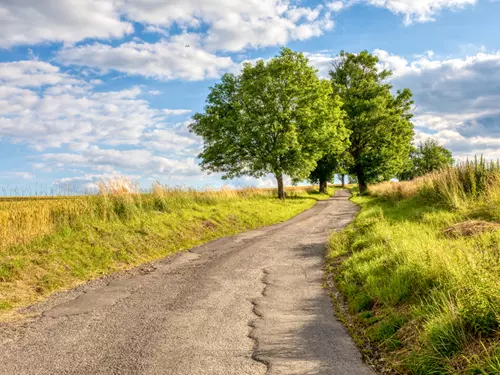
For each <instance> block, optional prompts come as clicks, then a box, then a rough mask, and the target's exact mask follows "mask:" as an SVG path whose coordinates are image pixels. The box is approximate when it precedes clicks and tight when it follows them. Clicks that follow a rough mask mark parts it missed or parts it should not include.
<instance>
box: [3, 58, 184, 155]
mask: <svg viewBox="0 0 500 375" xmlns="http://www.w3.org/2000/svg"><path fill="white" fill-rule="evenodd" d="M91 82H94V81H90V82H87V81H84V80H82V79H77V78H74V77H72V76H70V75H69V74H67V73H64V72H61V71H60V69H59V68H57V67H56V66H53V65H51V64H49V63H45V62H40V61H18V62H10V63H0V137H3V138H6V139H8V140H10V141H13V142H26V143H29V144H31V145H32V146H33V147H35V148H38V149H42V148H48V147H61V146H63V145H67V146H68V147H70V148H72V149H73V150H79V149H85V148H88V146H89V144H94V143H104V144H108V145H137V144H140V143H141V142H142V139H143V135H144V134H145V132H146V131H147V130H148V129H153V128H156V127H162V126H164V121H165V119H166V118H167V117H168V116H183V115H186V114H189V113H190V112H191V111H190V110H186V109H155V108H152V107H151V106H150V104H149V102H148V101H146V100H145V99H143V98H142V95H143V94H144V93H143V89H142V88H140V87H132V88H129V89H123V90H120V91H99V92H97V91H93V90H92V88H93V85H92V83H91Z"/></svg>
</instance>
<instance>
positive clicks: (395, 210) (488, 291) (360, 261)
mask: <svg viewBox="0 0 500 375" xmlns="http://www.w3.org/2000/svg"><path fill="white" fill-rule="evenodd" d="M477 164H478V166H477V169H478V170H479V171H484V168H486V166H484V167H480V165H481V164H482V163H480V162H478V163H477ZM467 168H469V170H470V171H469V172H468V173H465V172H464V171H460V172H457V173H459V174H460V175H464V176H465V175H468V174H470V176H471V177H469V178H468V179H467V180H471V179H472V180H476V179H477V178H476V177H472V176H473V175H474V176H475V175H476V172H474V173H471V171H473V170H475V169H474V168H473V167H472V163H469V166H468V167H467ZM440 173H441V172H440ZM491 173H493V172H491ZM495 173H496V172H495ZM477 175H482V172H477ZM487 175H488V174H487ZM457 176H458V175H457ZM457 178H458V177H457ZM486 180H488V181H490V182H489V184H491V183H492V182H491V181H494V180H492V178H491V176H490V177H488V178H486ZM443 184H444V182H443ZM495 184H497V185H498V182H497V183H495ZM495 184H494V185H490V187H489V188H488V189H487V190H488V191H489V193H488V198H483V199H484V205H485V206H484V207H483V209H482V211H481V212H482V213H485V212H487V211H488V210H495V207H496V206H498V204H499V202H500V198H499V196H496V195H493V196H492V195H491V191H495V188H494V186H497V185H495ZM382 186H387V187H388V188H391V185H390V184H387V185H382ZM468 191H471V189H468ZM483 197H484V196H483ZM465 199H468V200H470V201H475V200H474V199H475V198H474V195H473V194H469V195H467V196H466V197H465ZM491 199H494V200H491ZM353 200H354V201H355V202H356V203H358V204H360V205H361V207H362V210H361V213H360V214H359V215H358V216H357V218H356V220H355V223H354V224H353V225H351V226H350V227H349V228H348V229H347V230H345V231H344V232H341V233H336V234H334V235H333V236H332V237H331V239H330V244H329V247H330V250H329V259H330V262H332V264H333V262H338V259H339V258H338V257H343V259H344V258H345V257H346V255H349V257H348V258H347V259H346V260H344V261H343V262H342V263H341V265H340V266H338V267H336V268H334V269H336V275H335V278H336V282H337V286H338V288H339V290H340V291H341V292H342V294H343V295H344V296H345V298H346V299H347V302H348V304H349V307H350V309H349V310H350V312H351V314H352V315H353V320H354V322H357V324H358V325H359V329H360V330H362V331H364V332H365V335H366V336H367V337H368V338H369V340H370V342H372V343H374V344H376V346H377V349H378V350H380V351H382V352H383V357H384V358H387V359H388V363H389V364H390V365H391V366H393V367H394V368H395V369H396V370H397V371H399V373H404V374H422V375H424V374H425V375H427V374H449V375H451V374H494V373H496V372H495V371H496V370H497V369H498V368H499V366H498V364H499V363H500V351H498V350H497V349H495V348H498V347H500V338H499V336H498V330H499V323H500V277H499V272H500V258H499V256H498V244H499V243H500V231H497V232H489V233H478V234H476V235H473V236H470V237H447V236H444V235H443V230H444V229H445V228H448V227H449V226H450V225H453V224H455V223H460V222H463V221H465V220H466V219H467V218H468V217H469V216H470V215H471V214H472V213H475V214H477V212H476V207H475V206H476V205H477V203H476V204H471V205H462V206H461V207H462V208H461V209H460V210H453V211H450V210H449V209H448V208H446V207H447V206H445V205H442V204H436V203H437V202H436V201H434V200H429V199H428V198H427V197H426V196H422V195H419V194H417V195H414V196H412V197H410V198H407V199H402V200H399V201H396V202H393V201H390V200H382V199H379V198H374V197H369V196H368V197H367V196H357V197H355V198H353ZM482 346H484V348H485V349H484V350H482V349H481V350H480V351H478V349H477V348H478V347H479V348H481V347H482Z"/></svg>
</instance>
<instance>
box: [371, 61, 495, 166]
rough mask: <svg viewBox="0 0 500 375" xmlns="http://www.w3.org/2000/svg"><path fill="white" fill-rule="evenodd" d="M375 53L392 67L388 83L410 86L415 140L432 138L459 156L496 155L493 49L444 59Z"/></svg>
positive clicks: (385, 63)
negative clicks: (413, 108) (410, 57)
mask: <svg viewBox="0 0 500 375" xmlns="http://www.w3.org/2000/svg"><path fill="white" fill-rule="evenodd" d="M376 52H377V54H378V56H379V58H380V59H381V65H382V66H385V67H392V68H394V69H395V70H396V74H395V76H394V78H393V79H392V83H393V85H394V86H395V87H396V88H402V87H409V88H410V89H411V90H412V91H413V94H414V100H415V104H416V110H415V118H414V123H415V125H416V127H417V131H418V134H417V135H418V137H417V139H418V140H421V139H425V138H426V137H432V138H435V139H437V140H438V141H439V142H440V143H442V144H443V145H445V146H446V147H449V148H450V149H451V150H452V151H453V152H454V153H455V154H456V155H457V156H459V157H466V156H472V155H474V154H484V155H485V156H487V157H489V158H497V157H498V156H500V152H499V151H498V146H500V108H499V107H498V103H499V102H500V53H499V52H493V53H484V52H479V53H476V54H475V55H472V56H467V57H463V58H454V59H444V60H439V59H433V56H434V55H433V54H432V53H427V54H426V57H424V56H421V57H420V58H418V59H417V60H414V61H407V60H406V59H403V58H401V57H399V56H394V55H390V54H389V53H387V52H385V51H376Z"/></svg>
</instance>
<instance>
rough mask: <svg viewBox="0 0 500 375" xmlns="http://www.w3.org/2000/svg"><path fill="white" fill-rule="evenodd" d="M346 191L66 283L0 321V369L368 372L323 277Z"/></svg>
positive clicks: (345, 215)
mask: <svg viewBox="0 0 500 375" xmlns="http://www.w3.org/2000/svg"><path fill="white" fill-rule="evenodd" d="M356 210H357V207H356V206H355V205H354V204H352V203H351V202H350V201H349V200H348V193H347V192H343V191H340V192H337V194H336V196H335V197H333V198H331V199H329V200H327V201H321V202H318V204H317V205H316V206H314V207H313V208H312V209H310V210H308V211H306V212H304V213H302V214H300V215H298V216H296V217H295V218H293V219H292V220H289V221H287V222H285V223H281V224H278V225H274V226H270V227H266V228H261V229H257V230H253V231H250V232H247V233H243V234H240V235H236V236H233V237H228V238H224V239H220V240H217V241H214V242H211V243H209V244H206V245H202V246H199V247H196V248H194V249H192V250H190V251H189V252H185V253H182V254H179V255H176V256H173V257H169V258H166V259H164V260H161V261H159V262H156V263H154V264H153V265H151V266H149V268H147V269H144V267H143V268H140V269H138V271H137V272H135V273H134V272H132V273H129V274H128V275H126V276H123V275H122V276H120V277H110V278H107V279H103V280H101V281H100V282H96V283H93V284H92V283H90V284H89V285H88V286H85V287H82V288H79V289H77V290H74V291H71V292H68V293H62V294H60V295H58V296H56V297H54V298H53V299H52V300H51V301H49V302H47V303H46V304H45V305H42V307H35V308H34V309H35V310H36V309H37V308H38V309H41V311H39V312H40V313H41V314H40V315H39V317H37V318H35V319H32V320H31V321H29V322H25V323H22V324H19V323H18V324H16V325H12V324H3V326H2V327H1V329H0V364H1V365H0V374H9V375H13V374H50V375H55V374H85V375H87V374H148V375H149V374H168V375H177V374H182V375H202V374H203V375H205V374H210V375H214V374H221V375H222V374H224V375H228V374H238V375H239V374H248V375H254V374H255V375H263V374H270V375H271V374H272V375H278V374H286V375H295V374H309V375H312V374H318V375H319V374H325V375H326V374H335V375H343V374H348V375H368V374H374V372H373V371H372V370H371V369H370V368H369V367H368V366H366V365H365V364H363V363H362V361H361V357H360V354H359V352H358V351H357V349H356V347H355V346H354V344H353V343H352V340H351V338H350V337H349V335H348V334H347V333H346V331H345V330H344V328H343V326H342V325H341V323H339V322H338V321H337V320H335V318H334V316H333V310H332V305H331V302H330V300H329V297H328V296H327V293H326V291H325V290H324V289H323V288H322V280H323V271H322V266H323V258H324V250H325V242H326V240H327V238H328V236H329V234H330V233H331V232H332V231H333V230H338V229H340V228H343V227H344V226H346V225H347V224H348V223H349V222H350V221H351V220H352V219H353V217H354V215H355V213H356Z"/></svg>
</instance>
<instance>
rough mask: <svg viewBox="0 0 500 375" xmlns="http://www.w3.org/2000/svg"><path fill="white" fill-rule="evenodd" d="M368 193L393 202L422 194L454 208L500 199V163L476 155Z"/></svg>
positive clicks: (377, 187)
mask: <svg viewBox="0 0 500 375" xmlns="http://www.w3.org/2000/svg"><path fill="white" fill-rule="evenodd" d="M368 193H369V194H370V195H372V196H375V197H378V198H382V199H385V200H391V201H400V200H404V199H410V198H412V197H415V196H420V197H422V198H424V199H425V200H427V201H430V202H432V203H436V204H441V205H444V206H446V207H447V208H451V209H459V208H468V207H470V206H471V205H474V204H477V203H478V202H480V203H484V202H486V201H488V202H500V165H499V163H498V162H486V160H484V159H483V158H480V159H478V158H476V159H474V160H473V161H466V162H463V163H460V164H458V165H456V166H450V167H446V168H443V169H441V170H438V171H435V172H432V173H429V174H427V175H425V176H423V177H419V178H416V179H414V180H411V181H401V182H383V183H381V184H378V185H373V186H370V187H369V190H368Z"/></svg>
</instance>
